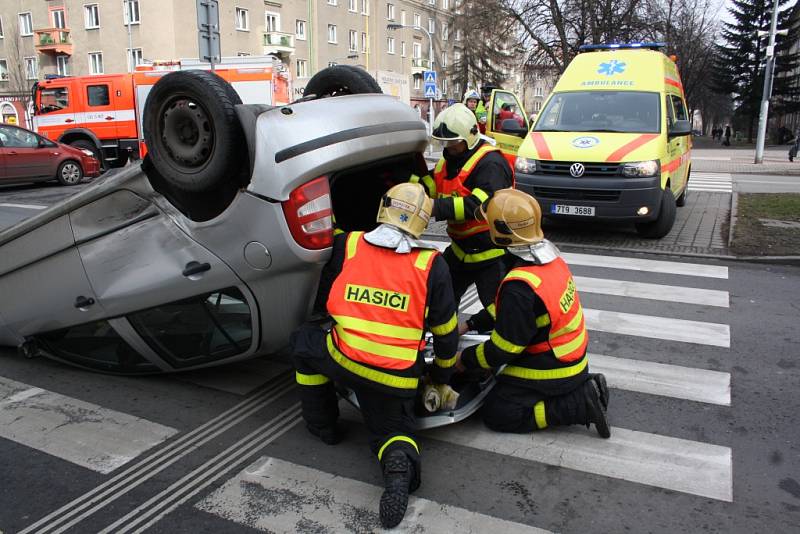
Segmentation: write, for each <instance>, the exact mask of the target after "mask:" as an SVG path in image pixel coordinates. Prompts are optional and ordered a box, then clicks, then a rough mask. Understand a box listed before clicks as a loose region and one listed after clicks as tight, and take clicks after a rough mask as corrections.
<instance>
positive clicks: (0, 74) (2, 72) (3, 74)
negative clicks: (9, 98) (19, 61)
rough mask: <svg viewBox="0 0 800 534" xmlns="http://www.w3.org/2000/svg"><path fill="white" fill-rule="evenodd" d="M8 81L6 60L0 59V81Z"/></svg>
mask: <svg viewBox="0 0 800 534" xmlns="http://www.w3.org/2000/svg"><path fill="white" fill-rule="evenodd" d="M7 81H8V61H6V60H5V59H0V82H7Z"/></svg>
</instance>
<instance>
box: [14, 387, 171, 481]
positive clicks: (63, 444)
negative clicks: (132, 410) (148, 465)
mask: <svg viewBox="0 0 800 534" xmlns="http://www.w3.org/2000/svg"><path fill="white" fill-rule="evenodd" d="M177 432H178V430H176V429H174V428H171V427H168V426H164V425H161V424H158V423H154V422H152V421H148V420H146V419H142V418H139V417H134V416H132V415H128V414H125V413H122V412H118V411H116V410H110V409H108V408H103V407H102V406H98V405H96V404H92V403H89V402H85V401H82V400H79V399H75V398H72V397H67V396H65V395H61V394H58V393H54V392H52V391H47V390H44V389H41V388H36V387H31V386H29V385H27V384H23V383H21V382H17V381H15V380H10V379H7V378H3V377H0V437H3V438H6V439H9V440H11V441H15V442H17V443H20V444H22V445H25V446H26V447H31V448H33V449H36V450H39V451H42V452H45V453H47V454H50V455H52V456H55V457H57V458H61V459H62V460H66V461H68V462H71V463H73V464H76V465H80V466H81V467H86V468H87V469H91V470H92V471H97V472H99V473H103V474H106V473H110V472H111V471H113V470H115V469H117V468H119V467H121V466H123V465H125V464H126V463H128V462H130V461H131V460H133V459H134V458H136V457H137V456H139V455H140V454H142V453H143V452H145V451H147V450H148V449H151V448H153V447H155V446H156V445H158V444H159V443H161V442H163V441H165V440H166V439H168V438H169V437H170V436H172V435H174V434H176V433H177Z"/></svg>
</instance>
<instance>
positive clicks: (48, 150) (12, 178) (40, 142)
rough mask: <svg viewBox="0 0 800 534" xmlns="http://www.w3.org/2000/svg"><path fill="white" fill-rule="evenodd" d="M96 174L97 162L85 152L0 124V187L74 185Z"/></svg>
mask: <svg viewBox="0 0 800 534" xmlns="http://www.w3.org/2000/svg"><path fill="white" fill-rule="evenodd" d="M99 175H100V162H99V161H98V160H97V159H95V157H94V155H93V154H92V153H91V152H90V151H89V150H84V149H80V148H75V147H72V146H69V145H65V144H63V143H56V142H54V141H51V140H49V139H46V138H44V137H42V136H40V135H38V134H35V133H33V132H31V131H30V130H26V129H24V128H19V127H18V126H11V125H9V124H0V184H10V183H25V182H39V181H48V180H58V181H59V182H60V183H61V184H62V185H75V184H78V183H80V182H81V180H83V178H84V176H88V177H93V176H99Z"/></svg>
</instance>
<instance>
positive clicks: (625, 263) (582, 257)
mask: <svg viewBox="0 0 800 534" xmlns="http://www.w3.org/2000/svg"><path fill="white" fill-rule="evenodd" d="M561 256H562V257H563V258H564V261H566V262H567V263H568V264H569V265H583V266H587V267H602V268H608V269H625V270H629V271H645V272H651V273H658V274H679V275H683V276H698V277H703V278H724V279H727V278H728V268H727V267H724V266H721V265H703V264H700V263H682V262H677V261H662V260H647V259H643V258H631V257H626V256H600V255H596V254H579V253H571V252H563V253H562V254H561Z"/></svg>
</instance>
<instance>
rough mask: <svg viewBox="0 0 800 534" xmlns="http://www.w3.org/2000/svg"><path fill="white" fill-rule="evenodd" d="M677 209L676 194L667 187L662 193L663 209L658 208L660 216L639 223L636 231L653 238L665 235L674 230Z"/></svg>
mask: <svg viewBox="0 0 800 534" xmlns="http://www.w3.org/2000/svg"><path fill="white" fill-rule="evenodd" d="M677 210H678V209H677V208H676V207H675V195H674V194H673V193H672V190H671V189H669V187H667V189H665V190H664V194H662V195H661V209H659V210H658V218H657V219H656V220H655V221H652V222H647V223H637V224H636V231H637V232H638V233H639V235H640V236H642V237H648V238H651V239H660V238H662V237H664V236H665V235H667V234H668V233H669V231H670V230H672V225H673V224H675V215H676V212H677Z"/></svg>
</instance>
